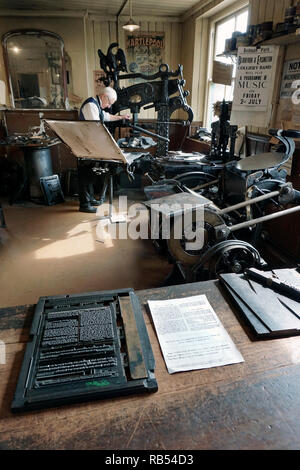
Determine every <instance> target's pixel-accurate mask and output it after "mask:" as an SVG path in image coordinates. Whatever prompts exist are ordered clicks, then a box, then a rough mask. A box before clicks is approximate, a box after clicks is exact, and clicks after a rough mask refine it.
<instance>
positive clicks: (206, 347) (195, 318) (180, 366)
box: [148, 295, 244, 374]
mask: <svg viewBox="0 0 300 470" xmlns="http://www.w3.org/2000/svg"><path fill="white" fill-rule="evenodd" d="M148 304H149V308H150V311H151V315H152V318H153V322H154V325H155V329H156V333H157V336H158V340H159V342H160V346H161V350H162V353H163V356H164V359H165V362H166V366H167V369H168V372H169V373H170V374H174V373H175V372H183V371H189V370H195V369H208V368H209V367H218V366H225V365H229V364H237V363H240V362H244V359H243V357H242V355H241V354H240V352H239V351H238V349H237V348H236V346H235V345H234V343H233V341H232V340H231V338H230V336H229V335H228V333H227V331H226V330H225V328H224V327H223V325H222V323H221V322H220V320H219V318H218V317H217V315H216V313H215V311H214V310H213V308H212V306H211V305H210V303H209V302H208V300H207V297H206V296H205V295H198V296H195V297H186V298H182V299H175V300H162V301H148Z"/></svg>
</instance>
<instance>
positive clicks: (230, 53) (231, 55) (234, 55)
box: [217, 50, 238, 57]
mask: <svg viewBox="0 0 300 470" xmlns="http://www.w3.org/2000/svg"><path fill="white" fill-rule="evenodd" d="M237 54H238V51H237V50H235V51H230V52H222V54H218V55H217V57H237Z"/></svg>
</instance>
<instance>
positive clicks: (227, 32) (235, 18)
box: [206, 9, 249, 129]
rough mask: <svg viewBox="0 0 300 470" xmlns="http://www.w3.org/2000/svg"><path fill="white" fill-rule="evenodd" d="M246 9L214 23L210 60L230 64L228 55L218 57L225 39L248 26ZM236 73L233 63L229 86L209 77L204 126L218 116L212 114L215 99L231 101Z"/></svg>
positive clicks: (222, 49) (243, 30) (243, 31)
mask: <svg viewBox="0 0 300 470" xmlns="http://www.w3.org/2000/svg"><path fill="white" fill-rule="evenodd" d="M248 14H249V12H248V9H243V10H240V11H239V12H237V13H235V14H234V15H231V16H229V17H227V18H225V19H223V20H222V21H219V22H218V23H215V27H214V45H213V54H212V60H218V61H220V62H224V63H226V64H232V60H233V59H232V58H230V57H219V54H222V53H223V52H224V49H225V41H226V39H229V38H231V36H232V34H233V33H234V32H235V31H239V32H241V33H245V32H246V31H247V26H248ZM235 74H236V65H235V64H234V69H233V75H232V84H231V86H226V85H220V84H217V83H213V82H212V78H211V77H210V79H209V87H208V105H207V118H206V126H207V128H208V129H210V127H211V124H212V122H214V121H216V120H217V119H218V118H217V117H216V116H214V112H213V105H214V103H216V102H217V101H223V99H225V100H226V101H231V100H232V99H233V90H234V81H235Z"/></svg>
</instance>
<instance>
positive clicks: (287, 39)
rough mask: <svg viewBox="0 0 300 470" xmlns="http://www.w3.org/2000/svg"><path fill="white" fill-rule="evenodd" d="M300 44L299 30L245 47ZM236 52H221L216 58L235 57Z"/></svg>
mask: <svg viewBox="0 0 300 470" xmlns="http://www.w3.org/2000/svg"><path fill="white" fill-rule="evenodd" d="M298 42H300V28H298V29H297V31H296V32H295V33H291V34H282V35H281V36H277V37H273V38H271V39H267V40H266V41H261V42H258V43H256V44H250V45H249V46H245V47H259V46H289V45H291V44H296V43H298ZM237 54H238V51H237V50H236V51H230V52H223V53H222V54H218V55H217V57H236V56H237Z"/></svg>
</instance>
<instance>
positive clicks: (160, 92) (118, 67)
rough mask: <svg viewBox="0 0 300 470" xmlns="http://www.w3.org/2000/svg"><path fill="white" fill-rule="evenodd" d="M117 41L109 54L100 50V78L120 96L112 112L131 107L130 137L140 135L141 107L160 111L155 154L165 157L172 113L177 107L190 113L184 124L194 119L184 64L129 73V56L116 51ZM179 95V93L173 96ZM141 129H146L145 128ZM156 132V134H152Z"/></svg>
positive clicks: (109, 49) (158, 113) (109, 50)
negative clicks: (149, 72)
mask: <svg viewBox="0 0 300 470" xmlns="http://www.w3.org/2000/svg"><path fill="white" fill-rule="evenodd" d="M117 47H118V44H117V43H113V44H111V45H110V46H109V48H108V51H107V55H105V54H104V53H103V52H102V51H101V50H99V51H98V55H99V57H100V65H101V68H102V70H104V72H105V76H104V77H101V78H100V79H99V80H100V81H102V82H103V83H104V84H105V85H106V86H108V85H109V84H111V83H113V86H114V89H115V90H116V92H117V95H118V99H117V101H116V103H115V104H114V105H113V108H112V112H113V114H116V113H119V112H120V111H123V110H127V109H130V111H131V113H132V116H133V130H132V134H131V137H133V138H134V137H139V136H140V133H141V129H138V128H137V124H138V115H139V113H140V111H141V109H142V108H144V109H150V108H155V111H157V125H156V126H157V127H156V136H160V137H162V138H161V139H159V141H158V144H157V150H156V155H157V156H165V155H166V154H167V151H168V144H169V124H170V119H171V115H172V114H173V113H174V112H175V111H176V110H177V109H183V110H184V111H185V112H186V113H187V119H186V121H183V123H182V124H183V125H186V126H188V125H189V124H190V123H191V122H192V121H193V118H194V114H193V111H192V109H191V107H190V106H189V105H188V103H187V100H186V97H187V96H188V95H189V92H188V91H187V90H184V87H185V80H184V78H183V67H182V65H179V66H178V69H177V70H176V71H175V72H174V71H171V70H170V69H169V66H168V65H167V64H161V65H160V67H159V70H158V72H157V73H155V74H153V75H145V74H142V73H126V74H120V72H127V65H126V58H125V54H124V52H123V51H122V49H118V50H117V52H116V54H114V53H113V49H114V48H117ZM130 79H141V80H144V82H143V83H137V84H135V85H131V86H129V87H126V88H121V87H120V82H121V81H122V80H130ZM174 95H176V96H174ZM142 132H145V131H144V130H143V131H142ZM152 135H153V134H152Z"/></svg>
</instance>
